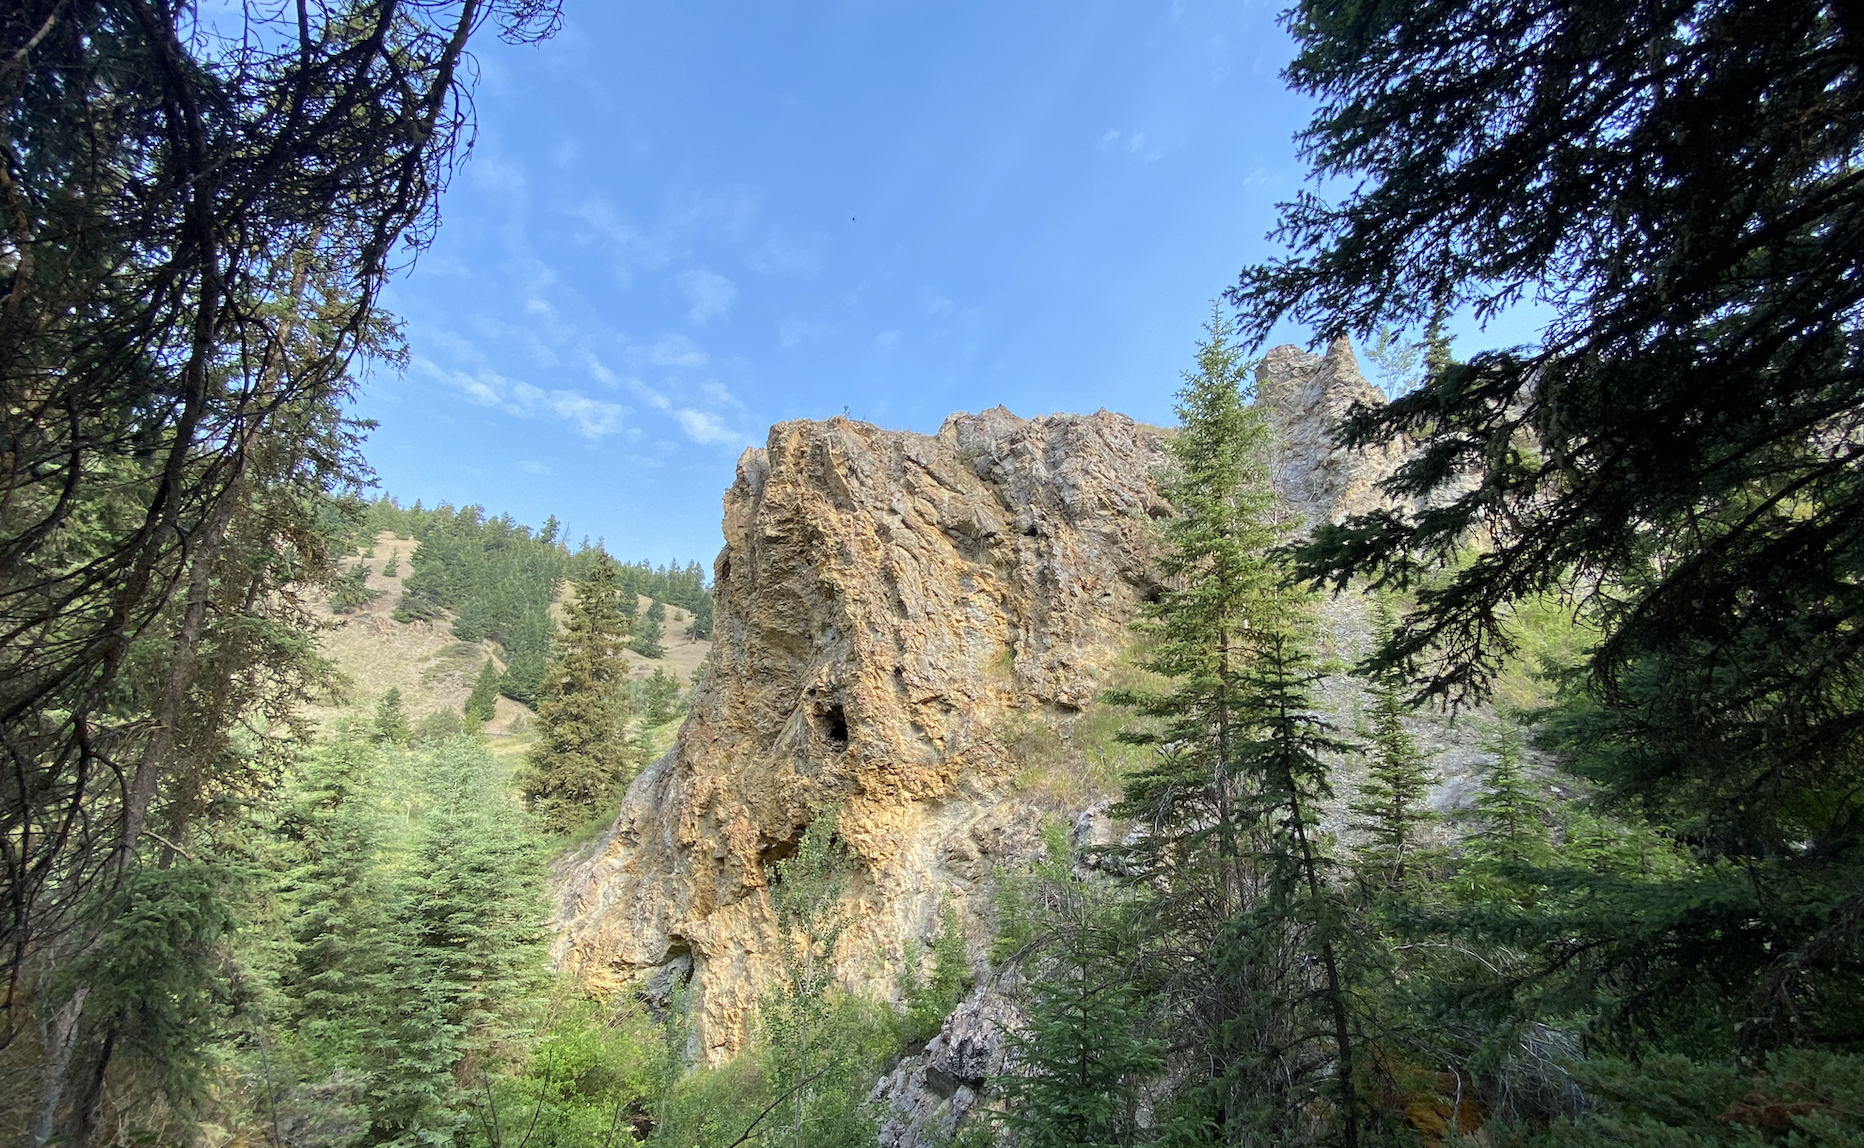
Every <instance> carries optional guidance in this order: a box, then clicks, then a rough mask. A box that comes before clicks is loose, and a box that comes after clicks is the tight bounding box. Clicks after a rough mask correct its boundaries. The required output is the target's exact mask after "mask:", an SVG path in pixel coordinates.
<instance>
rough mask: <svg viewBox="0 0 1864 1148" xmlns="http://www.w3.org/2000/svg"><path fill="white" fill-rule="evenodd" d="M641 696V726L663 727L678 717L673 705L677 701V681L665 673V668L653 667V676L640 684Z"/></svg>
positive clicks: (678, 685)
mask: <svg viewBox="0 0 1864 1148" xmlns="http://www.w3.org/2000/svg"><path fill="white" fill-rule="evenodd" d="M641 695H642V705H641V724H642V725H644V726H648V727H653V726H659V725H665V724H666V723H667V722H670V721H672V720H673V719H674V718H675V717H676V716H678V713H679V711H678V709H677V708H675V703H677V702H678V701H679V697H680V683H679V679H677V678H675V677H674V676H673V675H672V674H669V673H668V672H667V671H666V667H664V666H655V667H654V672H653V674H651V675H650V676H649V677H648V678H647V679H646V680H645V681H643V682H642V683H641Z"/></svg>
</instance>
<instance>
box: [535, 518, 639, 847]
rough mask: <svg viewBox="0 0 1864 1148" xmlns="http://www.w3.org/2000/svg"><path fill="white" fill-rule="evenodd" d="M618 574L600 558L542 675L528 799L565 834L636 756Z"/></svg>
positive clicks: (622, 778)
mask: <svg viewBox="0 0 1864 1148" xmlns="http://www.w3.org/2000/svg"><path fill="white" fill-rule="evenodd" d="M621 597H622V594H621V587H620V570H619V569H618V568H617V567H616V565H615V561H614V559H612V558H610V557H609V556H608V555H606V554H602V555H599V556H598V557H597V558H596V561H595V563H594V565H593V566H591V567H590V570H589V575H588V577H586V578H584V579H583V581H582V582H581V583H579V584H578V585H577V588H576V597H575V598H574V599H573V600H572V601H571V602H570V603H569V605H568V606H567V607H566V609H565V611H564V613H565V619H564V626H563V633H562V635H561V636H560V638H559V639H558V643H557V648H556V651H555V653H554V656H553V657H552V658H551V661H550V664H549V666H548V667H547V668H546V671H545V674H544V685H543V696H542V698H540V699H539V702H538V707H537V716H538V719H539V722H540V724H541V725H542V727H543V728H542V736H541V737H540V738H539V740H538V743H537V746H536V748H535V749H534V750H532V752H531V759H530V768H529V770H528V772H527V776H526V779H525V795H526V796H527V797H528V798H529V799H530V800H531V802H532V804H533V806H534V807H535V808H536V810H537V811H538V813H539V814H540V815H541V816H542V818H543V820H544V823H545V824H546V825H547V826H549V827H550V828H551V829H554V830H556V831H558V832H567V831H569V830H572V829H574V828H576V827H577V826H579V825H581V824H582V823H583V822H585V821H587V820H588V819H589V818H590V817H591V816H592V815H593V814H594V813H595V812H596V811H597V809H598V807H599V806H600V805H601V804H602V802H604V801H605V800H607V799H608V798H609V797H611V796H612V795H613V794H614V792H615V790H616V788H617V787H618V786H619V785H620V784H621V783H622V782H624V781H626V780H627V776H628V772H629V769H630V768H631V766H632V765H633V764H634V762H635V760H636V757H637V755H636V754H635V753H634V752H632V751H631V750H630V743H629V740H628V736H627V735H628V719H629V715H630V706H629V701H628V691H627V680H628V663H627V661H626V660H625V659H624V658H623V657H622V650H623V649H624V648H625V647H626V645H627V641H628V624H627V620H626V618H625V617H624V615H623V612H622V609H621Z"/></svg>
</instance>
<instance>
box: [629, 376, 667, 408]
mask: <svg viewBox="0 0 1864 1148" xmlns="http://www.w3.org/2000/svg"><path fill="white" fill-rule="evenodd" d="M628 389H629V390H630V391H632V392H634V396H635V397H636V398H638V399H640V400H641V401H642V402H644V403H646V404H647V405H648V406H650V407H653V408H654V409H655V410H657V411H670V410H672V409H673V402H672V400H671V399H668V398H667V396H665V395H663V394H661V393H660V392H659V391H657V390H655V389H654V388H652V387H650V386H648V385H647V384H646V383H643V382H642V381H641V380H639V379H629V380H628Z"/></svg>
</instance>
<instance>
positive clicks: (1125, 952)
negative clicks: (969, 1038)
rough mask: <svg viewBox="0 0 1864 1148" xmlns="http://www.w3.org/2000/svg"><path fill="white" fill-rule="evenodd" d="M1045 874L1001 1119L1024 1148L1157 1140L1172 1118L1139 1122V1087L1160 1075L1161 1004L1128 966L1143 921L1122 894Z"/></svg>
mask: <svg viewBox="0 0 1864 1148" xmlns="http://www.w3.org/2000/svg"><path fill="white" fill-rule="evenodd" d="M1049 877H1050V887H1049V888H1048V889H1046V890H1045V893H1046V894H1047V897H1046V899H1047V900H1048V901H1049V907H1050V910H1051V911H1050V913H1049V914H1048V915H1047V917H1046V920H1045V925H1046V927H1047V928H1048V929H1049V930H1050V931H1051V932H1050V936H1049V938H1048V940H1047V942H1046V943H1044V944H1041V945H1040V946H1039V947H1038V948H1037V949H1036V950H1035V952H1034V953H1032V954H1031V955H1029V956H1026V957H1025V958H1024V964H1025V976H1024V979H1023V981H1022V989H1021V992H1020V993H1019V997H1020V999H1019V1001H1018V1004H1019V1005H1020V1006H1021V1009H1022V1012H1023V1014H1024V1016H1025V1017H1026V1022H1025V1023H1024V1025H1023V1026H1022V1027H1020V1028H1017V1029H1014V1030H1012V1031H1011V1032H1010V1033H1009V1034H1008V1044H1009V1054H1010V1055H1009V1071H1007V1072H1006V1073H1005V1074H1004V1075H1003V1076H1001V1077H999V1078H997V1079H996V1080H995V1081H994V1084H995V1086H996V1089H997V1092H998V1094H999V1095H1000V1096H1001V1097H1002V1098H1003V1102H1004V1106H1003V1111H1002V1116H1001V1122H1002V1124H1003V1125H1004V1126H1005V1127H1006V1128H1008V1129H1009V1131H1010V1132H1011V1133H1012V1134H1013V1135H1014V1136H1015V1138H1016V1143H1017V1144H1019V1145H1022V1146H1025V1148H1074V1146H1077V1145H1082V1146H1085V1145H1094V1146H1099V1145H1107V1146H1113V1145H1131V1144H1140V1143H1147V1142H1151V1141H1155V1140H1159V1139H1162V1138H1163V1134H1164V1133H1165V1132H1166V1131H1167V1126H1168V1125H1169V1124H1170V1121H1169V1120H1159V1119H1157V1118H1156V1117H1155V1119H1154V1120H1153V1121H1152V1122H1151V1123H1150V1126H1145V1125H1142V1123H1141V1119H1140V1097H1141V1096H1142V1094H1143V1091H1142V1090H1143V1089H1144V1088H1145V1087H1146V1086H1147V1085H1149V1084H1152V1083H1153V1082H1155V1081H1156V1080H1157V1079H1158V1077H1159V1076H1160V1074H1161V1073H1162V1072H1163V1070H1164V1068H1165V1045H1164V1041H1163V1040H1162V1039H1161V1037H1160V1034H1159V1033H1158V1032H1157V1031H1156V1023H1157V1019H1158V1016H1159V1013H1160V1012H1161V1008H1160V1004H1161V1002H1160V1000H1159V999H1158V997H1157V995H1156V993H1155V991H1154V990H1153V989H1151V988H1150V987H1149V986H1148V984H1147V982H1148V980H1150V979H1151V978H1148V977H1147V976H1146V975H1144V974H1143V973H1142V972H1140V971H1139V970H1138V969H1137V968H1136V966H1137V965H1138V964H1140V963H1142V962H1143V961H1144V960H1145V959H1146V953H1147V950H1148V949H1149V947H1150V946H1149V945H1148V944H1147V940H1148V939H1147V938H1146V936H1145V935H1144V934H1145V932H1146V931H1147V929H1148V928H1149V927H1150V925H1151V922H1150V921H1147V920H1145V919H1144V917H1143V915H1142V914H1141V913H1139V912H1136V911H1135V910H1136V909H1137V908H1138V906H1137V905H1136V904H1135V903H1134V900H1133V898H1132V897H1131V896H1130V895H1127V894H1124V893H1121V892H1116V891H1111V890H1107V889H1103V888H1094V887H1091V886H1088V885H1086V884H1084V883H1082V882H1081V881H1080V880H1079V879H1077V878H1075V877H1074V876H1073V874H1072V873H1070V872H1068V871H1067V870H1066V869H1065V868H1061V867H1057V868H1055V869H1054V870H1052V871H1051V872H1050V874H1049Z"/></svg>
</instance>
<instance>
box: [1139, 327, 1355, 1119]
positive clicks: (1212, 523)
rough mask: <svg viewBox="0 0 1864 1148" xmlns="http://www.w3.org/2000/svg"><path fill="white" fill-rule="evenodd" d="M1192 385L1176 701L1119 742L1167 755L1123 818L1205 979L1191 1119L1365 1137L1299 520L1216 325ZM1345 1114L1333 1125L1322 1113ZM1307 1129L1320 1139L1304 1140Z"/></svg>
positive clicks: (1144, 700)
mask: <svg viewBox="0 0 1864 1148" xmlns="http://www.w3.org/2000/svg"><path fill="white" fill-rule="evenodd" d="M1206 331H1207V339H1206V341H1205V342H1204V343H1202V344H1200V346H1199V349H1198V368H1199V369H1198V371H1197V372H1196V373H1195V374H1191V375H1187V376H1186V381H1185V386H1184V388H1183V389H1182V390H1181V391H1180V392H1179V396H1178V397H1179V402H1178V411H1179V416H1180V418H1181V420H1182V425H1181V427H1180V429H1179V433H1178V435H1177V436H1176V438H1175V439H1174V440H1173V441H1172V443H1171V445H1170V448H1169V449H1170V457H1171V462H1172V465H1173V471H1172V473H1171V475H1170V477H1169V479H1168V481H1167V483H1166V493H1167V497H1168V498H1169V499H1170V500H1171V503H1172V508H1173V511H1174V514H1173V516H1172V517H1171V518H1170V519H1168V520H1167V521H1166V523H1165V526H1164V535H1165V542H1166V547H1167V549H1166V553H1165V555H1164V557H1163V558H1162V559H1161V560H1160V562H1159V566H1160V569H1161V572H1162V573H1163V574H1164V575H1165V576H1166V578H1167V580H1168V581H1167V585H1168V586H1169V587H1170V588H1169V589H1168V590H1166V592H1165V593H1164V594H1162V595H1161V596H1160V598H1159V600H1158V601H1157V602H1156V603H1154V604H1152V605H1151V606H1149V607H1148V609H1147V611H1146V615H1145V625H1146V629H1147V631H1148V632H1149V634H1148V636H1149V637H1150V638H1151V639H1152V644H1151V647H1150V650H1149V654H1148V657H1147V658H1146V660H1145V662H1144V663H1143V665H1144V666H1145V668H1146V669H1148V670H1151V671H1152V672H1153V673H1155V674H1158V675H1160V676H1161V677H1163V678H1164V679H1165V681H1166V684H1165V685H1164V686H1163V687H1162V688H1158V689H1152V690H1129V691H1123V692H1116V693H1114V694H1112V695H1110V696H1111V697H1112V699H1113V700H1115V701H1117V702H1121V703H1124V704H1126V705H1128V706H1131V707H1132V708H1133V709H1135V710H1136V711H1137V712H1138V713H1139V714H1140V715H1142V716H1144V717H1146V718H1148V719H1150V722H1149V724H1148V725H1147V726H1144V727H1141V728H1139V729H1134V730H1128V731H1126V732H1125V733H1123V735H1122V736H1123V738H1124V739H1126V740H1129V741H1134V742H1138V743H1141V744H1149V745H1152V746H1154V747H1155V748H1156V749H1157V758H1156V760H1155V762H1154V763H1153V764H1152V765H1150V766H1148V767H1147V768H1145V769H1143V770H1140V771H1138V772H1136V773H1135V774H1133V775H1131V776H1130V777H1129V778H1128V779H1127V785H1126V790H1125V794H1124V797H1123V800H1122V801H1121V802H1120V804H1119V805H1118V806H1116V808H1115V812H1116V814H1118V815H1120V816H1124V817H1129V818H1132V819H1134V820H1135V821H1137V822H1139V823H1140V824H1141V825H1143V826H1144V827H1145V830H1146V832H1145V834H1144V835H1143V836H1142V837H1141V838H1140V839H1139V841H1138V842H1137V843H1136V845H1134V846H1133V847H1132V848H1130V849H1127V850H1125V852H1126V854H1127V855H1126V857H1125V861H1126V863H1127V864H1128V865H1129V866H1131V867H1132V868H1133V869H1134V870H1135V871H1136V872H1137V873H1138V874H1139V875H1142V876H1143V877H1145V878H1146V879H1147V881H1148V882H1149V884H1150V885H1151V886H1152V887H1153V888H1154V889H1156V890H1158V897H1157V900H1156V902H1155V903H1154V905H1153V906H1152V909H1151V912H1152V914H1153V919H1154V921H1155V923H1156V924H1157V926H1158V928H1159V931H1160V936H1159V937H1158V938H1157V940H1156V942H1155V943H1157V944H1158V945H1160V946H1162V947H1163V948H1164V949H1166V950H1168V951H1169V953H1170V955H1169V957H1167V958H1164V959H1166V960H1167V961H1168V962H1169V963H1170V964H1172V965H1173V966H1174V967H1177V968H1181V969H1183V968H1197V969H1199V970H1200V974H1199V976H1200V977H1201V979H1199V978H1197V977H1190V976H1186V977H1185V978H1184V979H1183V980H1182V982H1181V983H1180V984H1179V986H1178V988H1177V990H1176V993H1175V997H1176V999H1175V1001H1174V1004H1173V1007H1174V1008H1175V1009H1176V1010H1177V1012H1176V1020H1177V1021H1179V1022H1182V1024H1183V1026H1184V1028H1185V1031H1187V1032H1195V1033H1197V1035H1198V1039H1199V1041H1200V1048H1199V1055H1200V1057H1203V1058H1208V1062H1209V1064H1210V1069H1209V1071H1208V1072H1207V1073H1204V1072H1200V1073H1199V1074H1198V1075H1197V1078H1196V1079H1195V1081H1192V1080H1189V1079H1187V1081H1186V1082H1185V1083H1184V1085H1183V1087H1182V1088H1181V1089H1180V1090H1179V1094H1178V1102H1179V1104H1180V1106H1181V1107H1182V1108H1183V1109H1184V1112H1183V1115H1184V1116H1185V1118H1186V1119H1188V1120H1190V1121H1191V1122H1192V1123H1193V1124H1203V1125H1206V1126H1209V1127H1212V1128H1214V1129H1215V1135H1217V1137H1218V1138H1219V1140H1221V1141H1223V1142H1229V1141H1233V1140H1236V1139H1237V1138H1248V1137H1250V1136H1270V1135H1283V1134H1288V1135H1292V1134H1293V1133H1292V1132H1291V1131H1290V1130H1292V1129H1296V1128H1306V1129H1308V1131H1309V1132H1312V1133H1313V1134H1314V1135H1320V1134H1322V1133H1323V1132H1325V1131H1327V1130H1329V1129H1331V1130H1333V1131H1337V1133H1338V1137H1339V1139H1340V1140H1341V1142H1343V1143H1345V1144H1347V1145H1349V1146H1350V1145H1354V1144H1356V1143H1357V1121H1358V1104H1357V1100H1356V1098H1355V1096H1354V1094H1353V1068H1352V1064H1353V1039H1352V1033H1351V1018H1350V1017H1349V1016H1348V1011H1349V1010H1348V1000H1347V990H1348V985H1347V984H1346V980H1347V977H1348V975H1349V970H1348V969H1347V967H1346V962H1345V959H1344V954H1343V953H1342V952H1341V941H1342V938H1343V935H1344V930H1343V927H1342V921H1341V916H1340V914H1341V906H1340V905H1339V904H1338V901H1337V897H1336V896H1335V895H1334V893H1333V891H1332V888H1331V883H1330V874H1329V873H1328V865H1329V861H1328V859H1327V858H1326V857H1325V855H1324V853H1323V850H1322V848H1321V843H1320V842H1319V841H1318V840H1316V837H1315V835H1316V833H1317V826H1318V821H1317V816H1316V811H1317V809H1318V803H1319V802H1320V801H1322V800H1324V799H1325V798H1326V796H1327V795H1328V794H1329V792H1330V790H1329V788H1328V782H1327V768H1328V767H1327V761H1328V759H1329V758H1330V757H1331V756H1333V755H1336V754H1338V753H1340V752H1342V751H1343V750H1344V748H1345V747H1344V746H1343V745H1342V744H1341V743H1339V742H1337V741H1335V740H1334V739H1333V738H1332V737H1331V734H1330V732H1329V730H1328V729H1327V727H1326V726H1325V724H1324V723H1323V722H1321V721H1320V720H1319V719H1318V718H1317V717H1315V716H1314V715H1313V711H1314V709H1315V706H1314V704H1313V700H1312V697H1311V692H1312V686H1313V683H1314V681H1315V680H1316V679H1317V677H1318V671H1316V670H1315V669H1314V667H1313V664H1312V659H1311V657H1310V655H1309V654H1308V653H1307V651H1306V648H1305V644H1304V639H1303V634H1304V631H1305V629H1306V628H1307V626H1308V625H1309V622H1308V620H1307V613H1308V608H1307V604H1306V602H1305V600H1304V599H1303V597H1302V596H1301V595H1300V594H1299V593H1298V592H1296V591H1294V590H1291V589H1290V588H1288V587H1287V586H1286V585H1285V578H1286V574H1285V571H1284V568H1283V566H1282V562H1281V559H1280V558H1279V556H1278V551H1277V548H1278V545H1279V543H1280V542H1281V541H1282V540H1283V538H1284V537H1285V532H1286V523H1285V519H1284V517H1283V512H1282V511H1281V510H1280V507H1279V504H1278V502H1277V500H1276V496H1275V493H1274V490H1273V488H1272V487H1271V485H1270V482H1269V472H1268V461H1267V460H1268V445H1269V444H1268V429H1267V425H1266V423H1265V421H1264V419H1263V416H1262V414H1261V412H1260V411H1259V410H1257V409H1255V408H1254V407H1250V406H1245V405H1244V402H1243V394H1244V380H1243V370H1244V366H1245V364H1244V361H1243V358H1242V355H1241V352H1240V349H1239V348H1238V347H1237V346H1236V345H1235V344H1234V343H1233V342H1232V336H1233V328H1232V326H1231V324H1230V322H1229V321H1228V320H1227V319H1226V318H1225V317H1224V316H1223V315H1222V314H1221V313H1220V312H1216V313H1213V315H1212V318H1211V320H1210V322H1209V324H1208V325H1207V326H1206ZM1326 1103H1331V1104H1332V1106H1333V1112H1334V1116H1333V1118H1332V1121H1331V1123H1328V1122H1324V1121H1323V1122H1320V1123H1316V1121H1315V1119H1314V1117H1313V1113H1314V1112H1315V1110H1316V1107H1315V1106H1316V1104H1323V1105H1324V1104H1326ZM1304 1135H1305V1133H1304Z"/></svg>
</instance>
